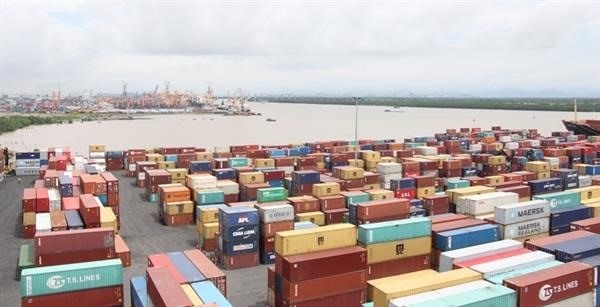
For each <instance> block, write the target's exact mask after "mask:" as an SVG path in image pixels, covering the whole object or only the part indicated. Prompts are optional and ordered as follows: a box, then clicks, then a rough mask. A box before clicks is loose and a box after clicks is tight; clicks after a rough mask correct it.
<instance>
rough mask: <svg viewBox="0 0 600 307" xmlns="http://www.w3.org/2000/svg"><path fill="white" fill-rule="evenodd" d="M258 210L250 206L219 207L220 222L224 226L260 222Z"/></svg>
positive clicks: (256, 223)
mask: <svg viewBox="0 0 600 307" xmlns="http://www.w3.org/2000/svg"><path fill="white" fill-rule="evenodd" d="M259 221H260V220H259V217H258V210H257V209H255V208H249V207H225V208H220V209H219V223H221V225H224V226H238V225H239V226H243V225H258V224H259Z"/></svg>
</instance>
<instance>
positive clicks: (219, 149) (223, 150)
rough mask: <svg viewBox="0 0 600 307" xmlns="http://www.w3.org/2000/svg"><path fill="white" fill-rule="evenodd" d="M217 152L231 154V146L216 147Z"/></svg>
mask: <svg viewBox="0 0 600 307" xmlns="http://www.w3.org/2000/svg"><path fill="white" fill-rule="evenodd" d="M215 152H229V146H215Z"/></svg>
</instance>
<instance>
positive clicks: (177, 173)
mask: <svg viewBox="0 0 600 307" xmlns="http://www.w3.org/2000/svg"><path fill="white" fill-rule="evenodd" d="M167 172H169V174H171V182H172V181H173V180H178V179H183V180H184V182H185V176H187V174H188V170H187V169H185V168H168V169H167Z"/></svg>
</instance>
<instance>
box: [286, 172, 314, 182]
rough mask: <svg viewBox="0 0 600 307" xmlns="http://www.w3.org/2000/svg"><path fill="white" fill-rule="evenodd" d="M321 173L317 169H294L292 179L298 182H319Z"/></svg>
mask: <svg viewBox="0 0 600 307" xmlns="http://www.w3.org/2000/svg"><path fill="white" fill-rule="evenodd" d="M320 179H321V174H320V173H319V172H317V171H293V172H292V181H293V182H295V183H298V184H307V183H319V181H320Z"/></svg>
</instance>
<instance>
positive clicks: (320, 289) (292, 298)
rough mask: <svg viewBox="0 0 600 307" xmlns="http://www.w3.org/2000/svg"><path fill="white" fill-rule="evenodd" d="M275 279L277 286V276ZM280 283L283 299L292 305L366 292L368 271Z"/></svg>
mask: <svg viewBox="0 0 600 307" xmlns="http://www.w3.org/2000/svg"><path fill="white" fill-rule="evenodd" d="M275 279H276V281H275V283H276V284H277V275H276V277H275ZM280 282H281V284H280V287H281V288H280V289H281V292H280V293H281V295H282V297H283V298H284V299H285V300H286V301H288V302H290V303H295V302H302V301H308V300H312V299H318V298H321V297H327V296H331V295H337V294H342V293H346V292H352V291H358V290H364V288H365V287H366V283H367V273H366V270H360V271H354V272H348V273H341V274H337V275H329V276H325V277H321V278H315V279H307V280H303V281H296V282H290V281H288V280H286V279H280ZM276 288H277V287H276ZM277 292H278V291H277V289H276V291H275V293H276V294H277Z"/></svg>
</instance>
